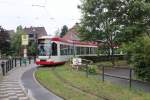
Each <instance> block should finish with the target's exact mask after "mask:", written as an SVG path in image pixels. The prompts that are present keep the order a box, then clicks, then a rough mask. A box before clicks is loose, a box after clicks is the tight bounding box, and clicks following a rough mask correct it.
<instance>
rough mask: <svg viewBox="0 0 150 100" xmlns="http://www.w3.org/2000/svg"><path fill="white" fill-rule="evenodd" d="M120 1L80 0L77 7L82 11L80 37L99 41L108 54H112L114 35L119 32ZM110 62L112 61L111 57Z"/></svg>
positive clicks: (114, 43)
mask: <svg viewBox="0 0 150 100" xmlns="http://www.w3.org/2000/svg"><path fill="white" fill-rule="evenodd" d="M120 4H121V1H119V0H82V5H81V6H80V7H79V8H80V9H81V11H82V20H81V24H80V28H79V31H80V33H81V37H82V38H83V39H84V40H88V41H97V40H98V41H101V42H103V43H104V45H105V48H107V49H108V51H110V52H109V53H108V55H109V54H110V55H112V56H113V55H114V46H115V45H116V35H117V34H118V32H119V24H117V20H116V19H117V18H116V17H117V16H116V14H117V12H118V10H119V8H118V7H119V6H120ZM112 63H113V64H114V61H113V59H112Z"/></svg>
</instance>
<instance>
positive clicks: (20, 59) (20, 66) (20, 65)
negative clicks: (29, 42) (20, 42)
mask: <svg viewBox="0 0 150 100" xmlns="http://www.w3.org/2000/svg"><path fill="white" fill-rule="evenodd" d="M20 67H21V58H20Z"/></svg>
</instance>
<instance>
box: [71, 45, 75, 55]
mask: <svg viewBox="0 0 150 100" xmlns="http://www.w3.org/2000/svg"><path fill="white" fill-rule="evenodd" d="M73 52H74V51H73V46H71V55H73Z"/></svg>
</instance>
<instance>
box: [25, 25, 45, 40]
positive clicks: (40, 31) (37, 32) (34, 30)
mask: <svg viewBox="0 0 150 100" xmlns="http://www.w3.org/2000/svg"><path fill="white" fill-rule="evenodd" d="M24 31H25V32H26V33H27V34H28V35H29V41H34V42H36V40H37V39H38V38H39V37H41V36H47V32H46V30H45V28H44V27H29V28H26V27H25V28H24Z"/></svg>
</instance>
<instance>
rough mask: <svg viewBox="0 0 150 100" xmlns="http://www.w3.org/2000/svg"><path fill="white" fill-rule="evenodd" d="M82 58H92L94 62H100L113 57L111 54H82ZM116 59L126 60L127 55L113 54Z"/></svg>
mask: <svg viewBox="0 0 150 100" xmlns="http://www.w3.org/2000/svg"><path fill="white" fill-rule="evenodd" d="M80 58H82V59H87V60H92V61H93V62H100V61H110V60H111V59H112V58H111V56H110V55H109V56H108V55H99V56H81V57H80ZM113 58H114V60H126V59H127V56H126V55H119V54H118V55H113Z"/></svg>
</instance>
